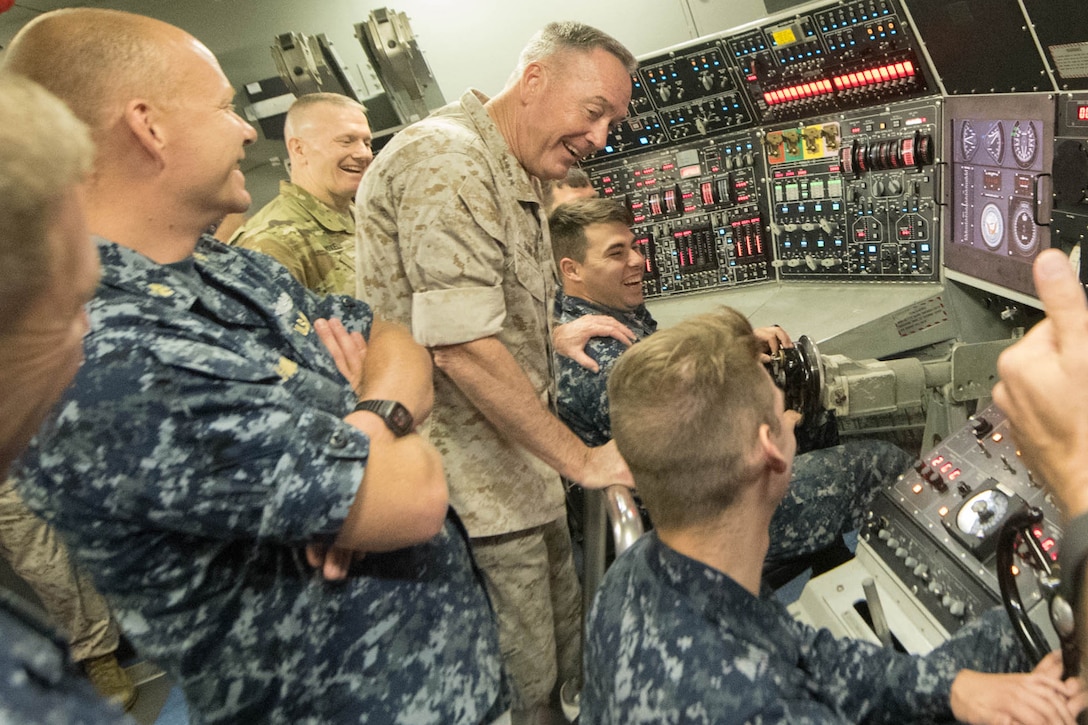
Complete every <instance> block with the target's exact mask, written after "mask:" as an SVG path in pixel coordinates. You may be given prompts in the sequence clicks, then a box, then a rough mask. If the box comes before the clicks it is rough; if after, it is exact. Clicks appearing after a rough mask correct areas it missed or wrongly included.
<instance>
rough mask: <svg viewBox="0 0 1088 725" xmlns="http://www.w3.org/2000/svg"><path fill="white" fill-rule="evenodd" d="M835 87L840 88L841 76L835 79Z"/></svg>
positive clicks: (841, 86)
mask: <svg viewBox="0 0 1088 725" xmlns="http://www.w3.org/2000/svg"><path fill="white" fill-rule="evenodd" d="M835 88H837V89H838V90H840V91H841V90H842V88H843V85H842V78H841V77H840V78H836V79H835Z"/></svg>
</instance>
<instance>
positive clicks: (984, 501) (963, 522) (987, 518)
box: [956, 488, 1009, 539]
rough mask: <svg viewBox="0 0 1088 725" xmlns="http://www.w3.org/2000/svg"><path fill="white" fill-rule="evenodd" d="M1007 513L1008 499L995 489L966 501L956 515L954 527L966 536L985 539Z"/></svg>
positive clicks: (999, 524)
mask: <svg viewBox="0 0 1088 725" xmlns="http://www.w3.org/2000/svg"><path fill="white" fill-rule="evenodd" d="M1008 511H1009V497H1008V496H1006V495H1005V494H1003V493H1001V492H1000V491H998V490H996V489H993V488H991V489H989V490H987V491H982V492H981V493H979V494H977V495H975V496H974V497H972V498H969V499H967V501H965V502H964V503H963V506H961V507H960V510H959V513H957V514H956V527H957V528H958V529H959V530H960V531H962V532H963V533H965V534H967V535H968V536H973V537H977V538H979V539H982V538H985V537H986V536H988V535H989V534H991V533H993V532H994V531H996V530H997V528H998V527H999V526H1001V522H1002V521H1004V520H1005V515H1006V514H1007V513H1008Z"/></svg>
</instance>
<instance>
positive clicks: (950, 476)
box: [948, 468, 963, 481]
mask: <svg viewBox="0 0 1088 725" xmlns="http://www.w3.org/2000/svg"><path fill="white" fill-rule="evenodd" d="M962 473H963V471H961V470H960V469H958V468H957V469H955V470H953V471H951V472H950V473H949V474H948V480H949V481H955V480H956V479H957V478H959V477H960V475H961V474H962Z"/></svg>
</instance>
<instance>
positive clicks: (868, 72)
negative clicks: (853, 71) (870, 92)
mask: <svg viewBox="0 0 1088 725" xmlns="http://www.w3.org/2000/svg"><path fill="white" fill-rule="evenodd" d="M876 80H877V79H876V78H874V77H873V72H872V71H871V70H868V69H866V71H865V82H866V83H875V82H876Z"/></svg>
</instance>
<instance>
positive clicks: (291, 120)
mask: <svg viewBox="0 0 1088 725" xmlns="http://www.w3.org/2000/svg"><path fill="white" fill-rule="evenodd" d="M317 106H333V107H335V108H347V109H351V110H356V111H359V112H360V113H362V114H363V116H364V117H366V106H364V105H363V104H361V103H359V102H358V101H356V100H355V99H354V98H349V97H348V96H345V95H343V94H341V93H306V94H303V95H301V96H299V97H298V98H296V99H295V100H294V101H293V102H292V103H291V107H290V108H288V109H287V118H286V119H285V120H284V123H283V126H284V136H286V137H287V138H291V136H293V135H294V134H295V128H294V127H295V126H296V125H298V123H299V119H300V118H302V117H304V116H305V115H306V114H307V113H308V112H309V111H310V110H312V109H313V108H315V107H317Z"/></svg>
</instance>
